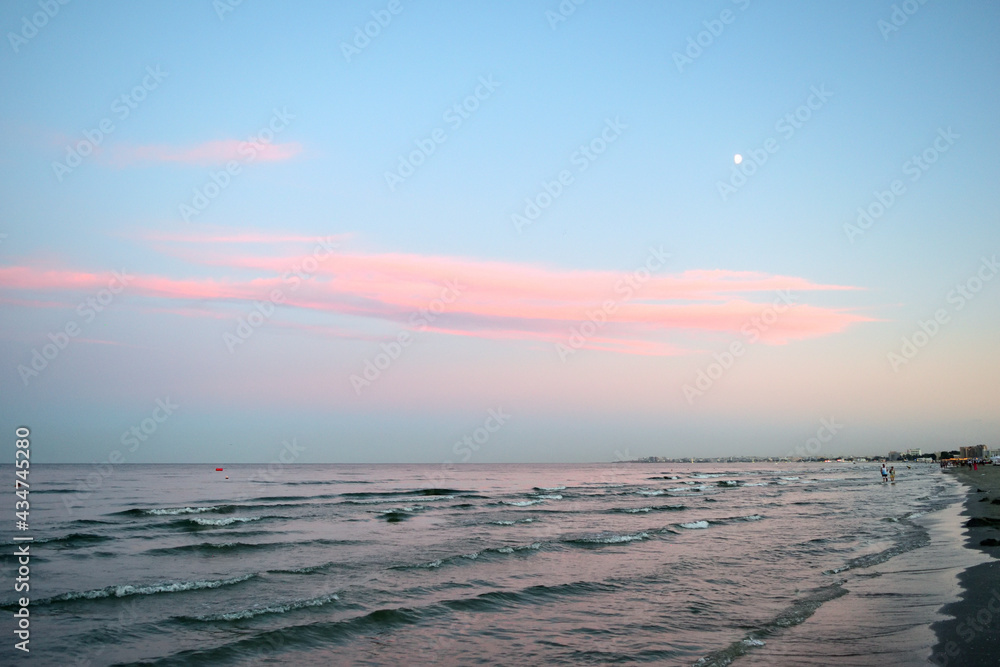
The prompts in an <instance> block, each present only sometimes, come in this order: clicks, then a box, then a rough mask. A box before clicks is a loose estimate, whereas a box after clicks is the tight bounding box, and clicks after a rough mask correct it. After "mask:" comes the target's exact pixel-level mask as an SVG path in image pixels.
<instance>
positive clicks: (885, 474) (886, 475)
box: [882, 461, 889, 482]
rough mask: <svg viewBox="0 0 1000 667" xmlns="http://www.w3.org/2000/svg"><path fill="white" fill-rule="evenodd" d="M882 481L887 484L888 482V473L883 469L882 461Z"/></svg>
mask: <svg viewBox="0 0 1000 667" xmlns="http://www.w3.org/2000/svg"><path fill="white" fill-rule="evenodd" d="M882 481H883V482H888V481H889V471H888V470H886V469H885V462H884V461H883V462H882Z"/></svg>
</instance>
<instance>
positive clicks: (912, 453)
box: [906, 449, 924, 456]
mask: <svg viewBox="0 0 1000 667" xmlns="http://www.w3.org/2000/svg"><path fill="white" fill-rule="evenodd" d="M906 455H907V456H923V455H924V452H923V450H920V449H907V450H906Z"/></svg>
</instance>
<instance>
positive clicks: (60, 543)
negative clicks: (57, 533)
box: [34, 533, 115, 549]
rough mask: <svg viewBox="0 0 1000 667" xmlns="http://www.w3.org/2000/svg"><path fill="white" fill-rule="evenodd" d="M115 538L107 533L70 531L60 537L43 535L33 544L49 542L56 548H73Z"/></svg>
mask: <svg viewBox="0 0 1000 667" xmlns="http://www.w3.org/2000/svg"><path fill="white" fill-rule="evenodd" d="M113 539H115V538H113V537H108V536H107V535H96V534H94V533H70V534H69V535H63V536H62V537H47V538H45V537H43V538H41V539H37V540H35V541H34V542H35V544H49V545H52V546H54V547H56V548H57V549H75V548H77V547H85V546H89V545H91V544H98V543H100V542H109V541H111V540H113Z"/></svg>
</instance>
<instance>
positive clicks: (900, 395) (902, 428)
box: [0, 0, 1000, 466]
mask: <svg viewBox="0 0 1000 667" xmlns="http://www.w3.org/2000/svg"><path fill="white" fill-rule="evenodd" d="M0 27H2V30H3V33H4V34H5V39H4V42H5V44H3V45H2V46H0V77H2V78H0V82H2V86H3V90H4V91H7V92H6V93H5V94H4V95H3V96H2V97H0V122H2V124H3V127H4V130H5V131H4V132H2V133H0V169H2V173H3V178H2V179H0V203H2V206H0V318H2V322H3V326H2V330H0V361H2V363H0V394H2V397H3V400H2V410H0V422H2V425H0V426H2V429H3V432H4V433H6V434H7V436H6V439H7V440H8V441H12V440H13V432H14V430H15V428H16V427H18V426H26V427H28V428H30V429H31V433H32V438H33V454H34V456H33V458H34V459H35V460H36V461H40V462H63V463H100V462H102V461H108V460H112V461H114V462H120V461H124V462H127V463H149V462H199V463H200V462H209V463H235V462H273V461H279V460H280V461H282V462H284V463H289V462H292V461H294V462H296V463H313V462H331V463H352V462H423V463H440V464H442V465H444V466H447V465H453V464H456V465H457V464H459V463H463V462H472V463H490V462H515V461H524V462H534V461H554V462H562V461H565V462H577V461H614V460H623V459H631V458H635V457H643V456H668V457H681V456H738V455H745V456H750V455H756V456H788V455H791V456H796V455H816V456H837V455H843V454H867V453H885V452H888V451H889V450H893V449H896V450H902V449H907V448H921V449H923V450H924V451H939V450H941V449H952V448H957V447H958V446H960V445H967V444H977V443H986V444H988V445H991V446H993V447H997V446H1000V389H998V384H997V377H998V373H1000V352H998V347H997V335H998V331H1000V308H998V305H1000V276H998V275H997V274H998V273H1000V265H998V264H997V259H998V255H1000V226H998V224H997V223H998V221H1000V187H998V183H997V166H996V165H997V154H998V152H1000V124H998V123H997V122H996V111H997V108H1000V85H998V83H1000V82H998V80H997V77H998V75H997V72H998V71H1000V49H998V48H997V46H996V41H995V35H996V33H997V31H998V29H1000V6H998V5H997V4H995V3H986V2H949V3H945V2H936V1H933V0H930V1H919V0H908V1H907V2H901V3H900V2H889V1H888V0H878V1H875V2H872V1H869V0H864V1H846V2H840V3H780V4H779V3H764V2H758V1H757V0H732V1H731V0H713V1H711V2H669V3H662V2H634V3H628V4H622V3H612V2H598V1H596V0H590V1H588V2H579V3H577V2H575V1H574V0H564V1H563V2H561V3H560V2H557V1H556V0H548V1H539V2H477V3H462V4H459V3H426V2H422V3H418V2H408V1H407V0H386V1H382V0H378V1H375V2H368V1H365V2H350V3H323V2H297V3H277V2H261V1H255V2H236V1H235V0H217V1H215V2H212V1H210V0H202V1H199V2H187V3H171V2H141V3H135V2H103V3H98V4H87V3H79V2H67V3H66V4H62V3H61V2H59V1H58V0H41V1H38V0H36V1H35V2H28V1H17V2H8V3H4V4H3V7H2V8H0Z"/></svg>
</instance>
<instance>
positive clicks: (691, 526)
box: [677, 521, 708, 530]
mask: <svg viewBox="0 0 1000 667" xmlns="http://www.w3.org/2000/svg"><path fill="white" fill-rule="evenodd" d="M677 525H678V526H680V527H681V528H687V529H688V530H696V529H699V528H708V521H691V522H688V523H679V524H677Z"/></svg>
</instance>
